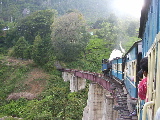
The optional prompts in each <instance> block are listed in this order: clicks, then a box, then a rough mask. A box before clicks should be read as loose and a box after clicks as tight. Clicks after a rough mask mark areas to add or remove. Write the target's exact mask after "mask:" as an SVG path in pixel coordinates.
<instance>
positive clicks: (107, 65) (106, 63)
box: [102, 59, 112, 76]
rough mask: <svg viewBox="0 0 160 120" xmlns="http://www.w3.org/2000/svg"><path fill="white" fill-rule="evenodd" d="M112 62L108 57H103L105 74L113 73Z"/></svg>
mask: <svg viewBox="0 0 160 120" xmlns="http://www.w3.org/2000/svg"><path fill="white" fill-rule="evenodd" d="M111 67H112V65H111V62H110V61H109V60H108V59H103V60H102V72H103V74H104V76H110V75H111V73H110V71H111Z"/></svg>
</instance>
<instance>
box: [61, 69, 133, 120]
mask: <svg viewBox="0 0 160 120" xmlns="http://www.w3.org/2000/svg"><path fill="white" fill-rule="evenodd" d="M60 71H62V78H63V79H64V81H70V91H71V92H77V91H78V90H81V89H84V88H85V85H86V79H87V80H90V81H91V83H90V84H89V92H88V100H87V106H86V107H85V108H84V111H83V118H82V120H132V119H133V118H131V117H130V116H129V109H128V108H127V104H128V102H127V92H126V91H125V89H124V87H123V85H122V83H118V81H116V80H113V79H111V78H108V77H106V76H103V75H102V74H97V73H92V72H85V71H80V70H73V69H63V68H62V69H60ZM115 87H116V89H115ZM120 105H121V106H122V107H119V106H120ZM134 120H135V119H134Z"/></svg>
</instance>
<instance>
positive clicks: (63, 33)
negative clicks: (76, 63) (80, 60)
mask: <svg viewBox="0 0 160 120" xmlns="http://www.w3.org/2000/svg"><path fill="white" fill-rule="evenodd" d="M51 37H52V42H53V46H54V50H55V53H56V56H57V58H58V59H61V60H64V61H72V60H74V59H76V58H77V57H79V54H80V53H81V52H82V50H84V48H85V46H86V43H87V42H88V35H87V33H86V28H85V19H84V17H83V15H82V14H81V13H78V12H71V13H67V14H65V15H63V16H61V17H59V18H57V19H56V20H55V21H54V23H53V25H52V34H51Z"/></svg>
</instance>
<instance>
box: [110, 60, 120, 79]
mask: <svg viewBox="0 0 160 120" xmlns="http://www.w3.org/2000/svg"><path fill="white" fill-rule="evenodd" d="M122 61H123V58H120V57H116V58H114V59H113V60H112V76H113V77H114V78H115V79H117V80H120V81H122V80H123V69H122Z"/></svg>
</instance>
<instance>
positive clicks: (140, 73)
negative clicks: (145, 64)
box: [137, 70, 143, 80]
mask: <svg viewBox="0 0 160 120" xmlns="http://www.w3.org/2000/svg"><path fill="white" fill-rule="evenodd" d="M137 77H138V78H139V79H140V80H142V79H143V71H142V70H140V71H138V73H137Z"/></svg>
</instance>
